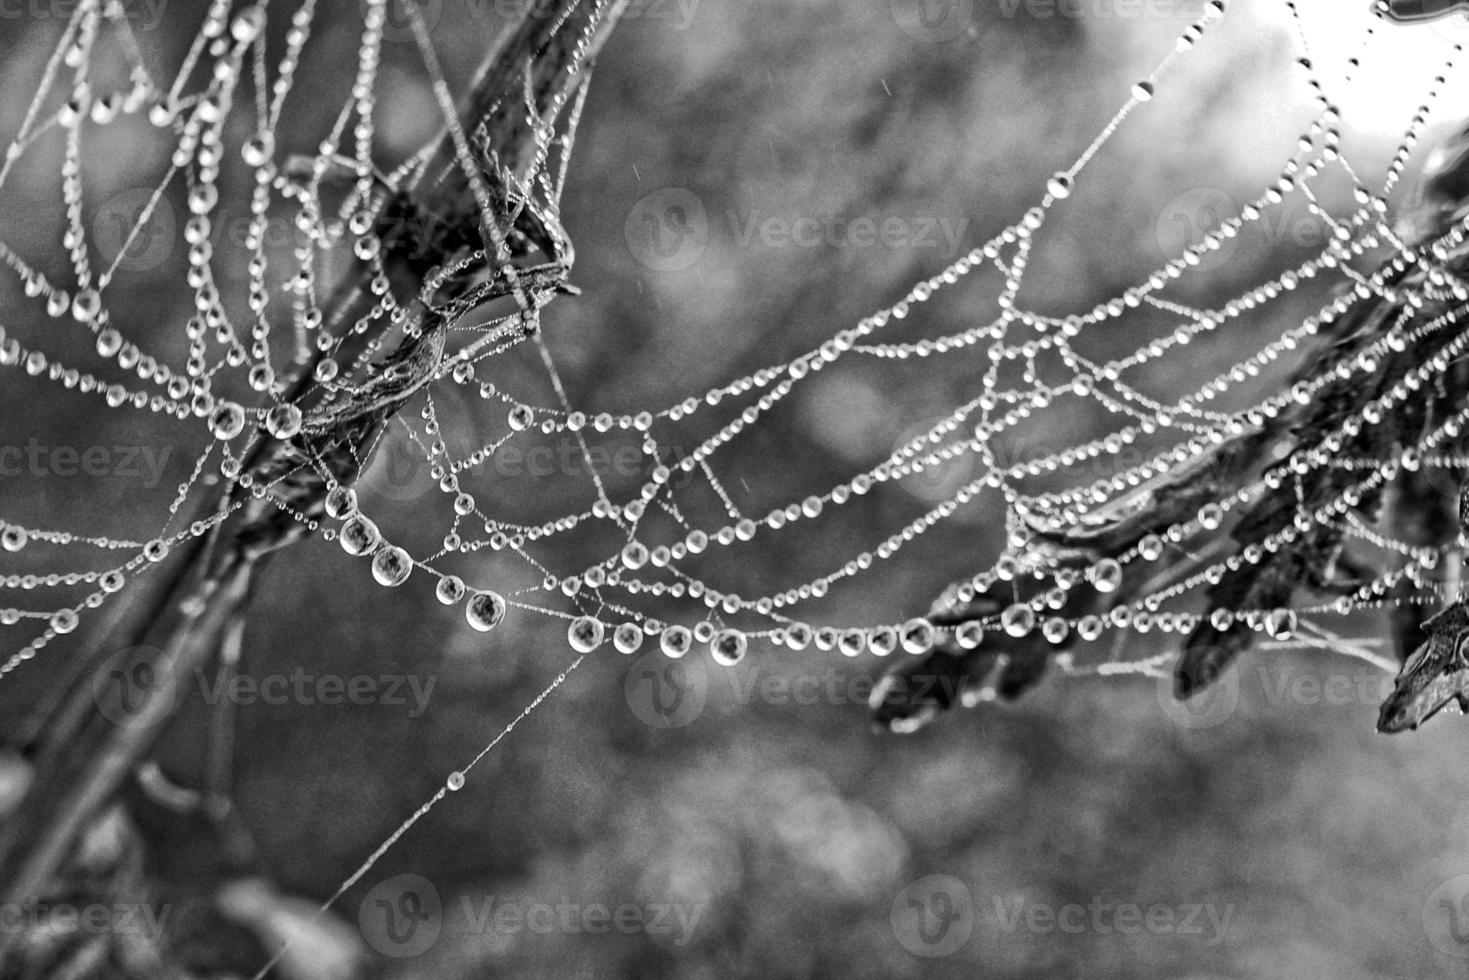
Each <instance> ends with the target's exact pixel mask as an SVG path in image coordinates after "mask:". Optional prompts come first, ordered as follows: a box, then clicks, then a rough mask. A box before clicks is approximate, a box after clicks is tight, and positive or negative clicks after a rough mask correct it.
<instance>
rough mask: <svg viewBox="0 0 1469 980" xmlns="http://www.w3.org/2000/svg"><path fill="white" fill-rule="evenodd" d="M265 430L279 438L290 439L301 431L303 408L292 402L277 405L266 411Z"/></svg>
mask: <svg viewBox="0 0 1469 980" xmlns="http://www.w3.org/2000/svg"><path fill="white" fill-rule="evenodd" d="M265 430H266V431H267V432H269V433H270V434H271V435H273V436H275V437H276V438H277V439H290V438H293V437H294V436H296V435H297V434H298V433H299V432H300V431H301V409H299V408H297V407H296V406H295V405H292V404H289V403H287V404H285V405H277V406H275V407H274V408H272V409H271V410H270V411H269V412H266V413H265Z"/></svg>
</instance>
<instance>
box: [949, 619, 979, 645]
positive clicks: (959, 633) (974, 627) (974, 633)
mask: <svg viewBox="0 0 1469 980" xmlns="http://www.w3.org/2000/svg"><path fill="white" fill-rule="evenodd" d="M954 642H955V643H957V644H959V646H960V647H961V648H962V649H965V650H975V649H978V648H979V645H980V644H981V643H983V642H984V627H983V626H982V625H980V623H979V622H978V621H977V620H970V621H969V622H967V623H960V624H959V626H958V627H957V628H956V629H955V630H954Z"/></svg>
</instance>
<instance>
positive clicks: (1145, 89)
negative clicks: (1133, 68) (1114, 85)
mask: <svg viewBox="0 0 1469 980" xmlns="http://www.w3.org/2000/svg"><path fill="white" fill-rule="evenodd" d="M1132 97H1133V98H1134V99H1137V100H1138V101H1139V102H1147V101H1149V100H1151V99H1152V97H1153V83H1152V82H1147V81H1143V82H1138V83H1137V84H1136V85H1134V86H1133V87H1132Z"/></svg>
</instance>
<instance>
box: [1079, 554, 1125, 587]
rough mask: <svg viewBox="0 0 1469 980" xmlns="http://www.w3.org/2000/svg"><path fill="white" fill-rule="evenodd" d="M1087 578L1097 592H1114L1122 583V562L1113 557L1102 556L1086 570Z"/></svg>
mask: <svg viewBox="0 0 1469 980" xmlns="http://www.w3.org/2000/svg"><path fill="white" fill-rule="evenodd" d="M1087 578H1088V579H1089V580H1090V581H1091V583H1092V588H1094V589H1096V590H1097V591H1098V592H1115V591H1117V586H1119V585H1121V584H1122V564H1121V563H1120V562H1118V561H1117V559H1115V558H1103V559H1102V560H1101V561H1099V562H1097V563H1096V564H1095V565H1093V566H1092V567H1091V568H1090V569H1088V570H1087Z"/></svg>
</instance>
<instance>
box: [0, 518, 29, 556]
mask: <svg viewBox="0 0 1469 980" xmlns="http://www.w3.org/2000/svg"><path fill="white" fill-rule="evenodd" d="M30 539H31V535H30V532H28V531H27V530H26V529H25V528H23V527H21V526H20V525H19V524H7V525H5V530H4V531H0V547H3V548H4V549H5V550H6V551H19V550H20V549H22V548H24V547H25V546H26V543H27V542H29V541H30Z"/></svg>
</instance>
